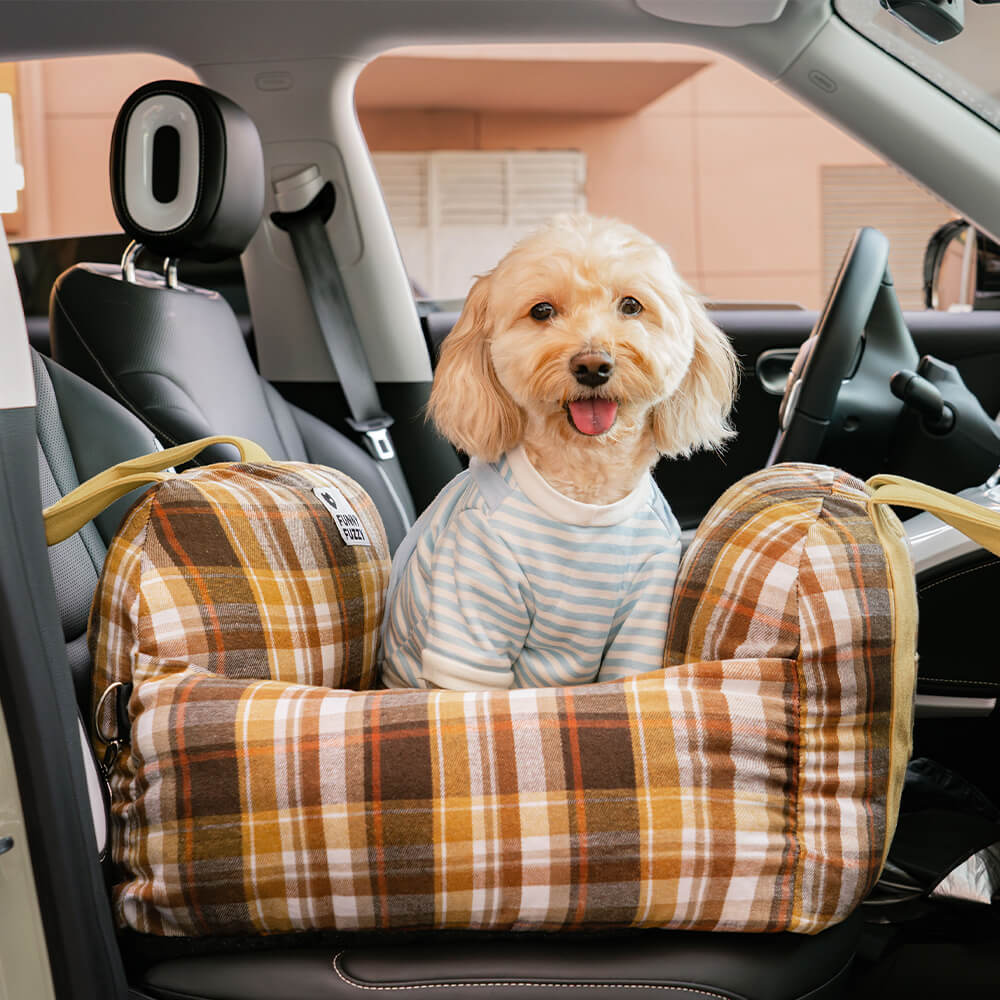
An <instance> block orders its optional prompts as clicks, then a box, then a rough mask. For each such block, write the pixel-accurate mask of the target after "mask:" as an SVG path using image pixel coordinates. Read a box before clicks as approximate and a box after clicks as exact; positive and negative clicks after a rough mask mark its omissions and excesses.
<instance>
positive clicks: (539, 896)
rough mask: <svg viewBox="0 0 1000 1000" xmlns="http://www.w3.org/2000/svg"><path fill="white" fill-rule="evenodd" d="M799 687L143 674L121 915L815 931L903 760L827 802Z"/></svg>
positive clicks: (855, 876)
mask: <svg viewBox="0 0 1000 1000" xmlns="http://www.w3.org/2000/svg"><path fill="white" fill-rule="evenodd" d="M802 693H803V676H802V672H801V670H800V669H799V667H798V665H797V664H796V662H795V661H794V660H789V659H782V658H772V659H733V660H728V661H722V662H703V663H694V664H687V665H685V666H682V667H677V668H674V669H671V670H664V671H656V672H654V673H651V674H646V675H642V676H638V677H634V678H630V679H628V680H625V681H612V682H608V683H605V684H597V685H590V686H585V687H580V688H552V689H541V690H518V691H510V692H485V693H480V692H474V693H470V692H445V691H441V692H425V691H388V692H359V693H352V692H343V691H328V690H323V689H319V688H314V687H307V686H300V685H294V684H285V683H278V682H272V681H254V680H240V679H230V678H224V677H219V676H214V675H212V674H210V673H208V672H206V671H204V670H200V669H194V668H192V669H188V670H186V671H183V672H180V673H177V674H174V675H170V676H167V677H164V678H162V679H159V680H152V681H147V682H145V683H142V684H140V685H138V686H137V688H136V690H135V693H134V696H133V708H134V710H135V711H136V716H135V721H134V725H133V736H132V754H131V756H130V757H129V758H128V760H127V761H125V762H124V764H123V766H122V768H121V769H119V771H118V773H117V774H116V776H115V779H114V784H115V787H114V802H115V805H114V816H113V836H114V853H115V859H116V861H118V862H119V864H120V865H121V866H122V867H123V869H124V871H125V872H126V873H127V877H126V878H125V880H124V881H123V882H121V883H120V884H119V885H117V886H116V888H115V892H114V896H115V905H116V910H117V915H118V919H119V921H120V923H121V924H123V925H125V926H129V927H132V928H134V929H136V930H138V931H141V932H145V933H152V934H160V935H206V934H238V933H268V932H280V931H296V930H305V929H309V928H336V929H341V930H353V929H377V928H393V929H402V928H481V929H493V930H508V929H513V930H524V929H535V930H560V929H569V928H587V927H596V926H607V925H617V926H631V927H675V928H692V929H699V930H729V931H734V930H740V931H779V930H793V931H800V932H806V933H813V932H816V931H819V930H821V929H822V928H823V927H826V926H827V925H829V924H831V923H835V922H837V921H838V920H840V919H843V918H844V917H845V916H846V915H847V914H848V913H849V912H850V911H851V909H853V907H854V906H855V905H856V904H857V902H858V901H859V900H860V898H861V897H862V895H863V893H864V892H865V889H866V888H867V886H868V885H869V884H870V882H871V879H872V877H873V871H874V869H875V868H877V865H878V863H879V856H878V846H880V839H879V829H878V823H879V814H878V812H877V810H875V809H873V806H872V799H873V798H875V797H877V793H878V787H877V786H878V782H879V781H880V780H884V774H883V775H879V774H878V773H876V774H874V775H873V778H872V782H871V783H869V784H868V785H865V786H864V788H863V789H861V788H858V789H857V791H856V794H855V795H853V796H850V797H844V798H839V797H838V798H837V800H836V801H835V802H833V803H827V802H826V796H825V794H824V793H823V791H822V790H821V789H819V788H817V787H816V786H815V784H814V783H812V782H810V781H807V780H804V778H803V774H808V773H812V772H814V771H817V767H816V764H817V762H816V761H815V760H814V759H813V758H814V757H815V754H816V749H815V746H814V741H812V740H811V739H810V738H807V735H806V733H805V732H804V722H805V720H806V716H805V715H804V714H803V712H802V710H801V706H802ZM840 709H841V714H840V716H839V719H838V722H837V726H836V737H835V738H836V741H837V747H838V750H837V752H838V754H839V755H840V759H841V762H842V766H843V767H844V768H845V769H857V771H858V772H859V773H864V772H866V771H869V772H870V771H871V770H872V768H871V764H870V760H869V758H870V745H869V728H870V726H869V722H870V719H869V717H868V715H867V712H866V707H865V706H863V705H858V704H852V703H851V699H850V698H849V697H847V696H845V697H842V698H841V702H840ZM827 738H833V737H832V735H831V734H830V733H827ZM812 810H817V811H818V815H819V817H820V818H819V819H818V820H817V821H816V823H820V824H822V826H823V836H822V837H815V836H812V835H811V834H810V835H809V837H811V839H809V837H807V835H806V834H807V833H808V831H804V829H803V826H802V818H803V816H806V815H809V813H810V812H811V811H812Z"/></svg>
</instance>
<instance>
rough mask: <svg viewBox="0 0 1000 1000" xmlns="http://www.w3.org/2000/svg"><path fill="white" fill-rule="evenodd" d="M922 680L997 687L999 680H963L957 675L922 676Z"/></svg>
mask: <svg viewBox="0 0 1000 1000" xmlns="http://www.w3.org/2000/svg"><path fill="white" fill-rule="evenodd" d="M920 680H922V681H937V682H938V683H939V684H978V685H979V686H980V687H990V688H992V687H996V686H997V681H962V680H958V679H957V678H955V677H921V678H920Z"/></svg>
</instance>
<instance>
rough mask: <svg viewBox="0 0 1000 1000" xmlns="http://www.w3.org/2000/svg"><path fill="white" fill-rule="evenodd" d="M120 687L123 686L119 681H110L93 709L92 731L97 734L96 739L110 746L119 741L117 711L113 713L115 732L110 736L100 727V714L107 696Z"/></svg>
mask: <svg viewBox="0 0 1000 1000" xmlns="http://www.w3.org/2000/svg"><path fill="white" fill-rule="evenodd" d="M122 687H125V685H124V684H123V683H122V682H121V681H112V682H111V683H110V684H109V685H108V686H107V687H106V688H105V689H104V692H103V693H102V694H101V697H100V698H99V699H98V702H97V708H95V709H94V730H95V731H96V733H97V738H98V739H99V740H100V741H101V742H102V743H107V744H111V743H114V742H117V741H118V739H119V736H118V712H117V709H116V711H115V731H114V733H113V734H112V735H110V736H109V735H108V734H107V733H105V732H104V726H102V725H101V712H102V711H103V710H104V703H105V702H106V701H107V700H108V695H110V694H111V692H112V691H116V690H117V689H118V688H122Z"/></svg>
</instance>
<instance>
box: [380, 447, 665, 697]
mask: <svg viewBox="0 0 1000 1000" xmlns="http://www.w3.org/2000/svg"><path fill="white" fill-rule="evenodd" d="M680 552H681V542H680V528H679V527H678V525H677V521H676V520H675V518H674V516H673V514H672V513H671V511H670V508H669V506H668V505H667V502H666V500H665V499H664V498H663V494H662V493H660V491H659V489H658V488H657V486H656V484H655V482H654V481H653V478H652V476H648V477H646V478H645V479H643V481H642V482H641V483H640V484H639V486H638V487H637V488H636V489H635V490H634V491H633V492H632V493H630V494H629V495H628V496H627V497H625V498H624V499H622V500H619V501H618V502H617V503H614V504H608V505H606V506H597V505H593V504H584V503H580V502H578V501H576V500H572V499H570V498H569V497H566V496H563V495H562V494H561V493H558V492H556V491H555V490H554V489H553V488H552V487H551V486H549V484H548V483H547V482H546V481H545V480H544V479H543V478H542V476H541V475H540V474H539V473H538V472H537V470H535V469H534V467H533V466H532V465H531V463H530V462H529V461H528V459H527V457H526V455H525V454H524V452H523V450H522V449H517V450H515V451H512V452H510V453H508V454H507V455H504V456H503V457H502V458H501V459H500V461H499V462H498V463H496V464H495V465H485V464H483V463H478V462H476V460H475V459H474V460H473V463H472V465H471V466H470V469H469V470H468V471H467V472H463V473H461V474H460V475H458V476H456V477H455V478H454V479H453V480H452V481H451V482H450V483H449V484H448V485H447V486H446V487H445V488H444V489H443V490H442V491H441V493H440V494H438V496H437V498H436V499H435V500H434V502H433V503H432V504H431V506H430V507H428V508H427V510H426V511H425V512H424V513H423V515H422V516H421V517H420V519H419V520H418V522H417V523H416V524H415V525H414V526H413V528H412V529H411V530H410V534H409V535H408V536H407V538H406V539H405V540H404V542H403V544H402V546H401V547H400V549H399V551H398V552H397V553H396V558H395V560H394V562H393V568H392V578H391V580H390V584H389V599H388V605H387V611H386V620H385V624H384V627H383V633H382V650H381V659H382V681H383V683H384V684H385V685H386V686H387V687H428V686H436V687H442V688H450V689H454V690H479V689H487V688H508V687H551V686H555V685H570V684H588V683H590V682H592V681H594V680H612V679H615V678H619V677H626V676H628V675H630V674H636V673H641V672H643V671H646V670H657V669H659V668H660V667H662V666H663V652H664V647H665V645H666V633H667V618H668V615H669V613H670V599H671V596H672V594H673V587H674V579H675V577H676V575H677V566H678V563H679V560H680Z"/></svg>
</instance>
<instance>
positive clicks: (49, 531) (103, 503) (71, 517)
mask: <svg viewBox="0 0 1000 1000" xmlns="http://www.w3.org/2000/svg"><path fill="white" fill-rule="evenodd" d="M214 444H231V445H233V447H235V448H236V450H237V451H238V452H239V453H240V461H241V462H254V463H263V464H267V463H269V462H270V461H271V459H270V456H269V455H268V454H267V452H266V451H264V449H263V448H261V446H260V445H258V444H255V443H254V442H253V441H249V440H247V439H246V438H240V437H228V436H226V435H216V436H214V437H206V438H199V439H198V440H197V441H189V442H188V443H187V444H179V445H177V446H176V447H174V448H167V449H166V450H165V451H154V452H150V454H148V455H140V456H139V457H138V458H130V459H129V460H128V461H127V462H119V464H118V465H114V466H112V467H111V468H110V469H105V471H104V472H101V473H98V475H96V476H94V477H93V478H91V479H88V480H87V481H86V482H85V483H81V485H79V486H77V488H76V489H75V490H71V491H70V492H69V493H67V494H66V496H64V497H63V498H62V499H61V500H57V501H56V502H55V503H54V504H52V506H51V507H46V508H45V510H43V511H42V517H43V518H44V519H45V540H46V542H47V543H48V544H49V545H55V544H57V543H58V542H61V541H64V540H65V539H67V538H69V536H70V535H73V534H75V533H76V532H77V531H79V530H80V529H81V528H82V527H83V526H84V525H85V524H86V523H87V522H88V521H90V520H91V519H92V518H95V517H97V515H98V514H100V513H101V511H103V510H104V509H105V507H107V506H109V505H110V504H112V503H114V502H115V500H117V499H118V498H119V497H123V496H125V494H126V493H129V492H131V491H132V490H134V489H135V488H136V487H138V486H148V485H149V484H150V483H160V482H163V480H165V479H167V478H169V476H168V475H167V474H166V472H165V470H167V469H172V468H173V467H174V466H175V465H183V464H184V463H185V462H190V461H191V459H193V458H194V457H195V456H197V455H198V454H200V453H201V452H203V451H204V450H205V449H206V448H209V447H211V446H212V445H214Z"/></svg>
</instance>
